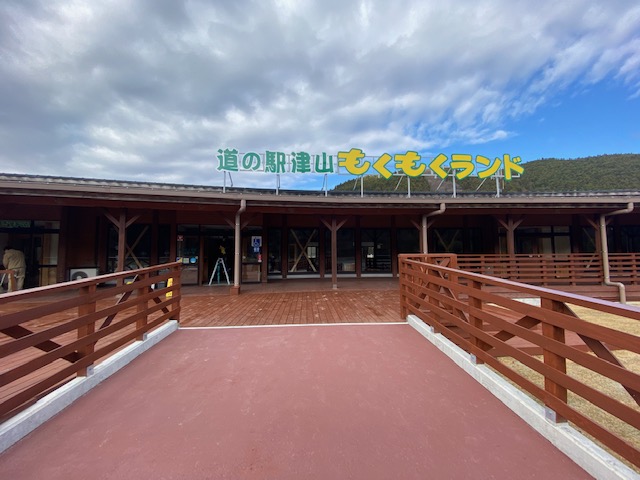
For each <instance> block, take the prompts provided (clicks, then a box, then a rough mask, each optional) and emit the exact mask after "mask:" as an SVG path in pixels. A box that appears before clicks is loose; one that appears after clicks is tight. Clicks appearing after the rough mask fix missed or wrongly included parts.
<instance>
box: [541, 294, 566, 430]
mask: <svg viewBox="0 0 640 480" xmlns="http://www.w3.org/2000/svg"><path fill="white" fill-rule="evenodd" d="M541 306H542V308H544V309H547V310H551V311H553V312H562V311H564V304H563V303H562V302H558V301H557V300H550V299H548V298H544V297H543V298H542V299H541ZM542 335H544V336H545V337H546V338H550V339H553V340H556V341H558V342H562V343H565V338H564V329H563V328H560V327H557V326H555V325H553V324H550V323H547V322H542ZM542 355H543V359H544V363H545V365H548V366H550V367H551V368H553V369H555V370H558V371H559V372H561V373H564V374H566V373H567V360H566V358H564V357H562V356H560V355H558V354H556V353H553V352H550V351H548V350H546V349H543V350H542ZM544 389H545V391H547V392H548V393H549V394H551V395H553V396H554V397H556V398H557V399H559V400H560V401H561V402H563V403H565V404H566V403H567V389H566V387H563V386H562V385H559V384H558V383H556V382H554V381H553V380H551V379H550V378H547V377H545V378H544ZM546 409H547V412H546V417H547V419H548V420H551V421H553V422H555V423H563V422H566V419H565V418H563V417H562V416H561V415H559V414H558V413H557V412H556V411H555V410H553V409H552V408H551V407H549V406H548V405H547V406H546Z"/></svg>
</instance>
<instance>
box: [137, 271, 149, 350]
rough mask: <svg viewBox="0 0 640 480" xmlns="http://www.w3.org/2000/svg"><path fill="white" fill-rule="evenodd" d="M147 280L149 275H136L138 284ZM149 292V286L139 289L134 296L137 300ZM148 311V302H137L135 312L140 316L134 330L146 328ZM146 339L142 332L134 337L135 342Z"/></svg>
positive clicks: (144, 333)
mask: <svg viewBox="0 0 640 480" xmlns="http://www.w3.org/2000/svg"><path fill="white" fill-rule="evenodd" d="M147 278H149V274H148V273H141V274H139V275H138V280H137V281H139V282H144V281H145V280H146V279H147ZM149 290H150V287H149V286H144V287H140V288H138V289H137V290H136V295H137V297H138V298H142V297H143V296H144V295H146V294H147V293H148V292H149ZM148 309H149V301H148V300H146V301H140V300H138V306H137V308H136V312H137V313H138V315H140V317H139V318H138V319H137V320H136V330H140V329H145V328H146V326H147V319H148V313H147V310H148ZM145 338H146V332H142V333H140V334H138V336H137V337H136V340H139V341H142V340H144V339H145Z"/></svg>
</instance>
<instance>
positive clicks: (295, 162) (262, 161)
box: [217, 148, 524, 180]
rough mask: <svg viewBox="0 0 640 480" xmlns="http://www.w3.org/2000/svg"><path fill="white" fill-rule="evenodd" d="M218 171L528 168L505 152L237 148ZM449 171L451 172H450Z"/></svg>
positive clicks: (508, 173) (222, 153) (472, 172)
mask: <svg viewBox="0 0 640 480" xmlns="http://www.w3.org/2000/svg"><path fill="white" fill-rule="evenodd" d="M217 158H218V171H225V172H265V173H276V174H282V173H316V174H328V173H344V174H351V175H356V176H361V175H365V174H367V173H369V172H370V171H371V170H373V171H375V172H376V173H378V174H379V175H381V176H383V177H384V178H391V176H393V175H394V174H397V173H400V174H404V175H407V176H409V177H418V176H420V175H429V174H432V175H434V176H438V177H440V178H443V179H444V178H445V177H447V175H449V173H450V172H452V174H453V175H455V176H456V178H458V179H463V178H466V177H469V176H477V177H479V178H487V177H491V176H495V175H497V174H500V176H504V179H505V180H511V178H512V176H513V173H516V174H518V175H519V174H521V173H522V172H523V171H524V168H523V167H522V166H521V165H520V162H521V160H520V157H512V156H511V155H509V154H504V155H503V156H502V157H495V158H493V159H490V158H488V157H484V156H482V155H476V156H475V157H473V156H472V155H470V154H453V155H451V159H449V158H448V157H447V156H446V155H444V154H442V153H441V154H439V155H437V156H436V157H435V158H434V159H433V160H431V161H430V162H429V163H425V162H421V160H422V157H421V156H420V154H419V153H418V152H414V151H407V152H406V153H396V154H395V155H393V156H391V155H389V154H388V153H384V154H382V155H380V156H379V157H370V156H367V155H366V154H365V153H364V151H362V149H359V148H352V149H351V150H349V151H345V152H338V154H337V155H335V160H334V155H330V154H327V153H326V152H322V153H321V154H317V155H312V154H309V153H307V152H292V153H290V154H287V153H285V152H277V151H269V150H267V151H266V152H264V153H257V152H248V153H243V154H241V153H239V152H238V150H237V149H235V148H232V149H231V148H227V149H219V150H218V156H217ZM447 170H449V171H447Z"/></svg>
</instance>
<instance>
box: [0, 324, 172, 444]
mask: <svg viewBox="0 0 640 480" xmlns="http://www.w3.org/2000/svg"><path fill="white" fill-rule="evenodd" d="M177 329H178V322H177V321H176V320H171V321H169V322H167V323H165V324H164V325H162V326H161V327H159V328H157V329H156V330H154V331H152V332H150V333H149V334H147V335H146V338H145V339H144V340H142V341H137V342H134V343H132V344H131V345H129V346H127V347H125V348H123V349H122V350H120V351H119V352H117V353H115V354H114V355H112V356H111V357H109V358H107V359H106V360H105V361H104V362H102V363H100V364H98V365H96V366H95V367H94V368H93V371H92V372H90V374H89V375H88V376H86V377H77V378H75V379H73V380H71V381H70V382H69V383H66V384H64V385H63V386H62V387H60V388H58V389H56V390H55V391H53V392H51V393H50V394H48V395H46V396H45V397H42V398H41V399H40V400H38V401H37V402H36V403H35V404H33V405H32V406H30V407H29V408H27V409H26V410H24V411H22V412H20V413H19V414H17V415H16V416H14V417H12V418H10V419H9V420H7V421H6V422H4V423H2V424H1V425H0V453H2V452H4V451H5V450H6V449H7V448H9V447H10V446H11V445H13V444H14V443H16V442H17V441H18V440H20V439H21V438H23V437H25V436H26V435H28V434H29V433H31V432H32V431H33V430H35V429H36V428H38V427H39V426H40V425H42V424H43V423H44V422H46V421H47V420H49V419H50V418H52V417H53V416H54V415H56V414H57V413H59V412H60V411H62V410H63V409H64V408H66V407H68V406H69V405H71V404H72V403H73V402H74V401H76V400H77V399H78V398H80V397H81V396H82V395H84V394H85V393H87V392H88V391H89V390H91V389H92V388H93V387H95V386H96V385H98V384H99V383H100V382H102V381H103V380H105V379H107V378H108V377H110V376H111V375H113V374H114V373H116V372H117V371H118V370H120V369H121V368H122V367H124V366H125V365H127V364H128V363H130V362H131V361H132V360H134V359H135V358H136V357H137V356H139V355H141V354H142V353H144V352H145V351H147V350H149V349H150V348H151V347H153V346H154V345H155V344H157V343H158V342H159V341H160V340H162V339H164V338H166V337H167V336H168V335H170V334H171V333H173V332H175V331H176V330H177Z"/></svg>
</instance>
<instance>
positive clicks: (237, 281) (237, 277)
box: [231, 198, 247, 294]
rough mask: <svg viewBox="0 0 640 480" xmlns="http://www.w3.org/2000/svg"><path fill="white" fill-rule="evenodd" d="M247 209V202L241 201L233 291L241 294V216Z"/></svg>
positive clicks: (237, 224)
mask: <svg viewBox="0 0 640 480" xmlns="http://www.w3.org/2000/svg"><path fill="white" fill-rule="evenodd" d="M246 209H247V201H246V200H245V199H244V198H243V199H242V200H240V209H239V210H238V211H237V212H236V231H235V239H234V240H235V250H234V254H233V289H232V291H231V292H232V293H235V294H238V293H240V268H241V264H240V254H241V253H242V252H241V249H242V245H241V244H240V235H241V233H242V228H241V227H242V225H241V224H240V216H241V215H242V214H243V213H244V211H245V210H246Z"/></svg>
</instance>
